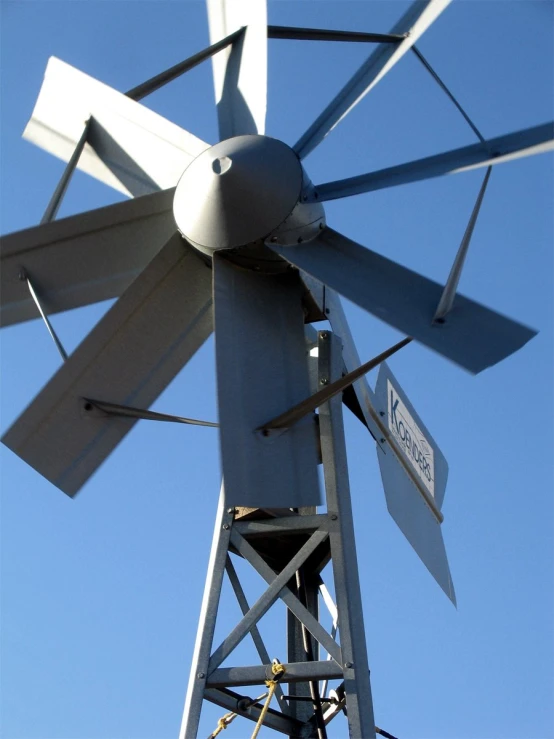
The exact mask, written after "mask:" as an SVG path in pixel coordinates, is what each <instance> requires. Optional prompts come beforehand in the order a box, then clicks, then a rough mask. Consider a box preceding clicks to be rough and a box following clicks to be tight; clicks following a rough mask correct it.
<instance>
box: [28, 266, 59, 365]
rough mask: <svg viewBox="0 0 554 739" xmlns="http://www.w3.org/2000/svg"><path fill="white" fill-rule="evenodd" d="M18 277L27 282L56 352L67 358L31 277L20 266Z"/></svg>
mask: <svg viewBox="0 0 554 739" xmlns="http://www.w3.org/2000/svg"><path fill="white" fill-rule="evenodd" d="M19 279H20V280H21V281H25V282H26V283H27V287H28V288H29V292H30V293H31V297H32V298H33V300H34V301H35V305H36V306H37V308H38V311H39V313H40V315H41V317H42V320H43V321H44V325H45V326H46V328H47V329H48V333H49V334H50V337H51V339H52V341H53V342H54V344H55V345H56V349H57V350H58V352H59V353H60V356H61V358H62V359H63V361H64V362H65V361H66V360H67V352H66V351H65V349H64V348H63V344H62V342H61V341H60V340H59V338H58V334H57V333H56V332H55V331H54V327H53V326H52V324H51V323H50V321H49V320H48V316H47V315H46V313H45V312H44V308H43V307H42V304H41V302H40V299H39V297H38V295H37V292H36V290H35V288H34V287H33V283H32V282H31V279H30V277H29V275H28V274H27V272H26V270H25V269H24V268H22V269H21V270H20V271H19Z"/></svg>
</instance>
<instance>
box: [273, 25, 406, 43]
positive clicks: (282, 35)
mask: <svg viewBox="0 0 554 739" xmlns="http://www.w3.org/2000/svg"><path fill="white" fill-rule="evenodd" d="M407 36H408V34H407V33H403V34H401V33H363V32H361V31H334V30H330V29H326V28H298V27H296V26H268V27H267V37H268V38H273V39H290V40H292V41H354V42H356V41H361V42H365V43H374V44H380V43H385V44H386V43H393V44H394V43H398V42H399V41H402V40H403V39H405V38H406V37H407Z"/></svg>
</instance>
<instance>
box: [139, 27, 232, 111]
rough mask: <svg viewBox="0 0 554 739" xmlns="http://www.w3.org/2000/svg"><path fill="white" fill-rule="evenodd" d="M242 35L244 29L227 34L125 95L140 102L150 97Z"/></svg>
mask: <svg viewBox="0 0 554 739" xmlns="http://www.w3.org/2000/svg"><path fill="white" fill-rule="evenodd" d="M243 33H244V28H239V29H238V30H237V31H235V32H234V33H231V34H229V36H225V38H222V39H221V41H217V42H216V43H215V44H212V45H211V46H208V47H207V48H206V49H202V51H199V52H198V53H196V54H193V55H192V56H189V57H188V58H187V59H185V60H184V61H182V62H179V63H178V64H175V65H174V66H173V67H170V68H169V69H166V70H165V71H164V72H160V74H157V75H155V76H154V77H151V78H150V79H149V80H146V81H145V82H143V83H142V84H140V85H137V86H136V87H133V88H132V89H131V90H129V91H128V92H126V93H125V95H126V96H127V97H128V98H131V99H132V100H137V101H138V100H142V98H144V97H146V96H147V95H151V94H152V93H153V92H155V91H156V90H159V89H160V87H163V86H164V85H167V84H168V82H172V81H173V80H174V79H177V77H180V76H181V75H182V74H185V72H189V71H190V70H191V69H194V67H196V66H197V65H198V64H201V63H202V62H203V61H205V60H206V59H209V58H210V57H212V56H213V55H214V54H217V53H218V51H221V50H222V49H225V47H227V46H229V44H232V43H233V42H234V41H236V40H237V39H238V37H239V36H241V35H242V34H243Z"/></svg>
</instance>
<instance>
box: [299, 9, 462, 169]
mask: <svg viewBox="0 0 554 739" xmlns="http://www.w3.org/2000/svg"><path fill="white" fill-rule="evenodd" d="M450 2H451V0H416V2H415V3H413V4H412V5H411V6H410V7H409V8H408V10H407V12H406V13H405V14H404V15H403V16H402V18H401V19H400V20H399V21H398V23H396V24H395V25H394V27H393V28H392V29H391V31H390V33H391V34H405V38H404V39H402V40H401V41H399V42H397V43H388V42H387V43H383V44H380V45H379V46H378V47H377V49H376V50H375V51H374V52H373V53H372V54H371V55H370V56H369V58H368V59H367V60H366V61H365V62H364V64H363V65H362V66H361V67H360V69H358V71H357V72H356V73H355V74H354V75H353V76H352V77H351V78H350V80H349V81H348V82H347V83H346V85H345V86H344V87H343V88H342V90H341V91H340V92H339V93H338V94H337V95H336V96H335V97H334V98H333V100H331V102H330V103H329V105H328V106H327V107H326V108H325V110H324V111H323V112H322V113H321V115H320V116H319V117H318V118H317V119H316V120H315V121H314V123H312V125H311V126H310V128H309V129H308V130H307V131H306V132H305V133H304V134H303V135H302V136H301V137H300V139H299V140H298V141H297V143H296V144H295V145H294V146H293V149H294V151H295V152H296V153H297V154H298V156H299V157H300V159H304V158H305V157H306V156H308V154H309V153H310V152H311V151H313V150H314V149H315V148H316V146H317V145H318V144H320V143H321V142H322V141H323V139H324V138H325V137H326V136H327V135H328V134H329V133H330V132H331V131H332V130H333V128H335V126H336V125H337V124H338V123H340V121H341V120H342V119H343V118H344V117H345V116H346V115H347V114H348V113H349V112H350V111H351V110H352V108H353V107H354V106H355V105H357V103H359V102H360V100H361V99H362V98H363V97H364V96H365V95H367V93H368V92H369V91H370V90H371V89H372V88H373V87H375V85H376V84H377V83H378V82H379V80H381V79H382V78H383V77H384V76H385V75H386V74H387V72H389V71H390V70H391V69H392V68H393V67H394V65H395V64H396V63H397V62H399V61H400V59H402V57H403V56H404V54H406V53H407V52H408V51H409V50H410V49H411V48H412V46H413V45H414V44H415V43H416V41H417V40H418V39H419V38H420V36H422V34H424V33H425V31H426V30H427V29H428V28H429V26H431V24H432V23H434V21H435V20H436V19H437V18H438V17H439V15H440V14H441V13H442V12H443V10H444V9H445V8H446V7H447V6H448V5H449V4H450Z"/></svg>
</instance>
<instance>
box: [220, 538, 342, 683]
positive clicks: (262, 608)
mask: <svg viewBox="0 0 554 739" xmlns="http://www.w3.org/2000/svg"><path fill="white" fill-rule="evenodd" d="M327 536H328V532H327V531H325V530H321V529H320V530H318V531H316V532H315V533H313V534H312V535H311V536H310V538H309V539H308V541H307V542H306V543H305V544H304V546H303V547H302V548H301V549H300V550H299V551H298V552H297V554H296V555H295V556H294V557H293V558H292V559H291V560H290V562H289V563H288V565H287V566H286V567H285V568H284V569H283V570H281V572H280V573H279V574H278V575H277V576H275V573H274V572H273V570H272V571H271V572H272V576H271V578H270V579H269V580H268V582H269V587H268V588H267V590H266V591H265V593H263V594H262V595H261V597H260V598H258V600H257V601H256V603H254V605H253V606H252V608H250V610H249V611H248V613H246V614H245V615H244V616H243V618H242V619H241V621H239V623H238V624H237V625H236V626H235V628H234V629H233V630H232V631H231V633H230V634H229V636H228V637H227V638H226V639H225V640H224V641H223V642H222V643H221V644H220V645H219V647H218V648H217V649H216V650H215V652H214V653H213V654H212V656H211V658H210V662H209V664H208V675H210V674H211V673H212V672H213V671H214V670H215V669H216V668H217V667H219V665H220V664H221V663H222V662H223V661H224V660H225V659H226V658H227V657H228V656H229V655H230V654H231V652H232V651H233V649H235V647H236V646H237V645H238V644H239V643H240V642H241V641H242V640H243V639H244V637H245V636H246V635H247V634H248V633H249V631H250V630H251V629H252V626H254V625H255V624H257V623H258V621H259V620H260V619H261V618H262V616H263V615H264V614H265V613H267V611H268V610H269V609H270V608H271V606H272V605H273V604H274V603H275V601H276V600H277V598H278V597H279V596H280V595H281V591H282V590H283V589H284V588H285V587H286V584H287V583H288V581H289V580H290V579H291V577H293V575H294V573H295V572H296V571H297V570H298V568H299V567H300V566H301V565H302V564H303V563H304V562H305V561H306V559H307V558H308V557H309V556H310V554H311V553H312V552H313V551H314V550H315V549H316V548H317V547H318V546H319V544H320V543H321V542H322V541H324V540H325V539H326V538H327ZM231 542H232V543H233V544H234V545H235V546H236V547H237V549H238V550H239V551H240V550H241V549H242V547H243V546H244V544H246V543H247V542H246V541H245V540H244V539H243V538H242V536H240V534H237V533H236V532H235V531H233V532H232V533H231ZM241 553H242V552H241ZM264 579H266V580H267V578H264ZM291 595H292V594H291ZM314 620H315V619H314ZM316 638H317V637H316Z"/></svg>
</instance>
